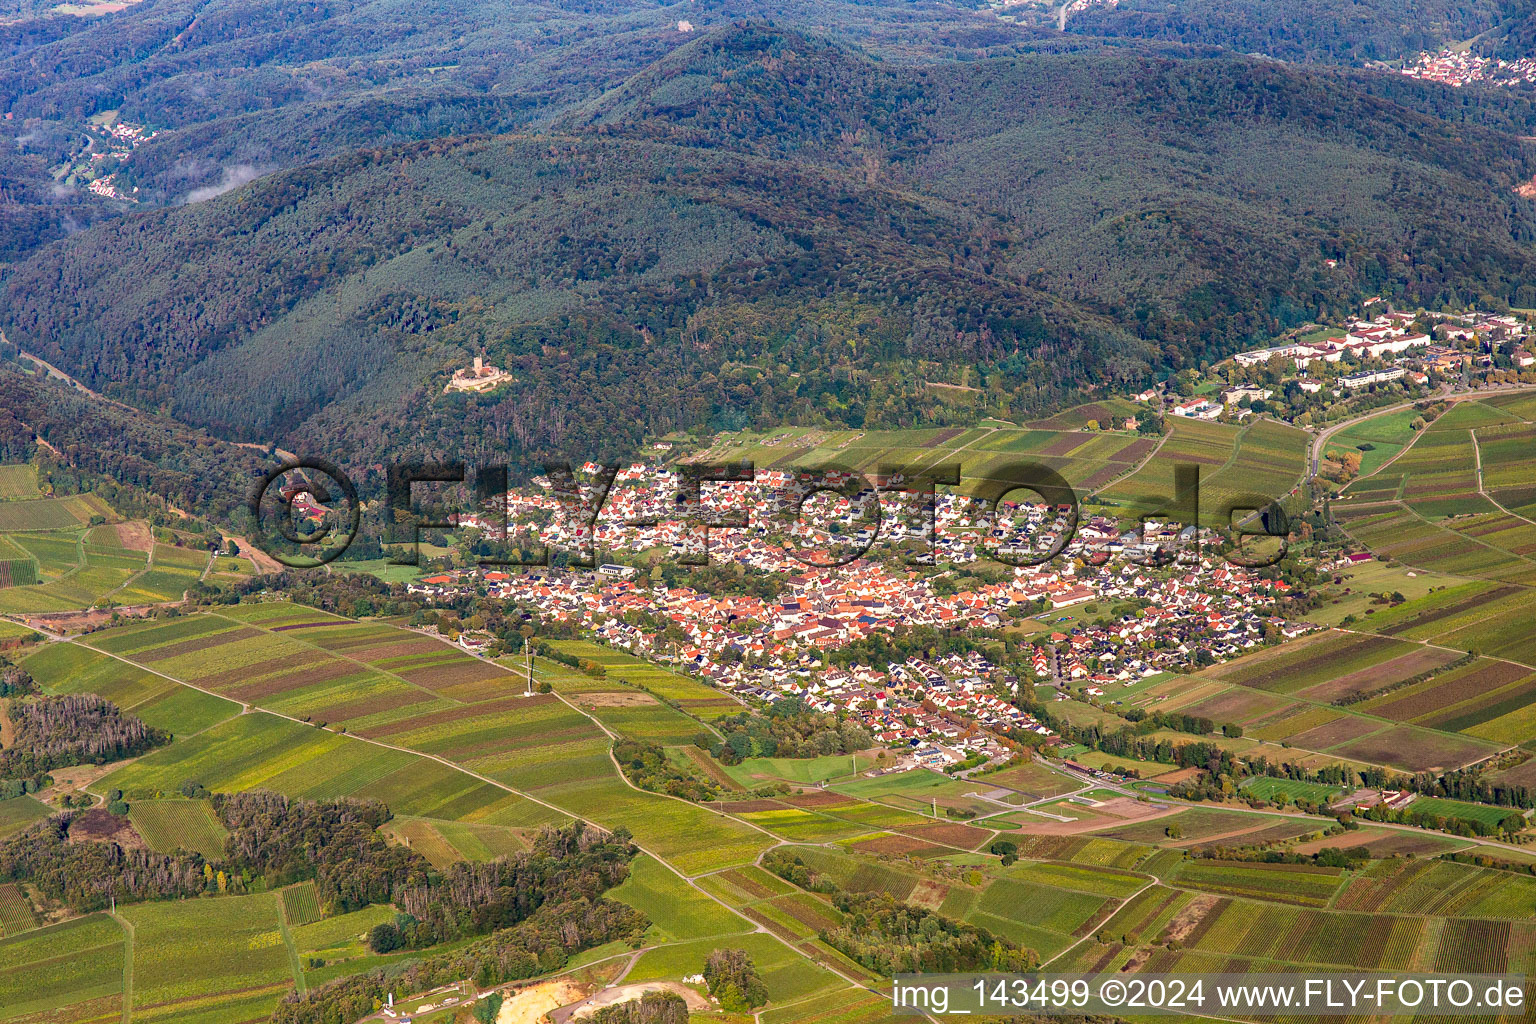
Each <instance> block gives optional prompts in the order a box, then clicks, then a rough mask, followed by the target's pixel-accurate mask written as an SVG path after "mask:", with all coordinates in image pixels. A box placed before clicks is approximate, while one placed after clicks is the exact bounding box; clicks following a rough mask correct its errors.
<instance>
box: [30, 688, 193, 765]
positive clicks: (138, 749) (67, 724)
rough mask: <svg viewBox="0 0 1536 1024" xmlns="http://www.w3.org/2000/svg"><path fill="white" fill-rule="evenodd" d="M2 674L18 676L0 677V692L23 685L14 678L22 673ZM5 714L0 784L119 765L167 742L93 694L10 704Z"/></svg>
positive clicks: (159, 733)
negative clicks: (6, 740) (7, 724)
mask: <svg viewBox="0 0 1536 1024" xmlns="http://www.w3.org/2000/svg"><path fill="white" fill-rule="evenodd" d="M6 671H7V672H11V671H14V672H16V673H18V675H16V676H13V677H11V678H6V676H5V675H0V689H5V688H13V689H14V688H16V687H18V686H19V685H24V684H22V681H21V679H20V677H21V676H26V673H25V672H22V671H21V670H19V669H15V668H14V666H8V667H7V670H6ZM27 679H28V681H30V677H27ZM5 714H6V715H7V716H8V717H9V718H10V720H11V724H12V725H13V726H14V727H15V733H14V736H13V738H12V740H11V743H10V745H9V746H7V747H6V748H5V749H4V750H0V778H11V779H25V778H32V777H35V776H38V775H41V774H43V773H45V772H48V771H51V770H53V769H55V768H67V767H69V766H70V765H76V764H106V763H108V762H110V761H121V760H122V759H123V758H125V757H137V756H138V755H140V754H142V753H144V752H146V751H149V750H152V749H154V748H155V747H158V746H163V745H165V744H167V743H169V742H170V741H171V734H170V733H168V732H166V731H165V730H164V729H156V728H154V727H153V726H149V725H145V724H144V723H143V722H141V721H139V719H137V718H135V717H134V716H133V715H130V714H127V713H126V712H124V711H121V710H119V709H118V706H117V705H116V704H113V703H112V702H111V701H109V700H104V699H102V698H101V697H98V696H96V695H94V694H82V695H80V696H74V697H28V698H26V699H24V700H12V701H10V703H9V705H8V706H7V707H6V709H5Z"/></svg>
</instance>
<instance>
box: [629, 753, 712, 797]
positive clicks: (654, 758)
mask: <svg viewBox="0 0 1536 1024" xmlns="http://www.w3.org/2000/svg"><path fill="white" fill-rule="evenodd" d="M613 757H614V760H616V761H618V762H619V767H620V768H621V769H623V771H624V776H625V778H627V779H629V781H630V782H633V783H634V784H635V785H637V786H639V787H640V788H641V789H648V790H650V791H651V792H653V793H665V794H667V795H668V796H675V797H680V798H681V799H683V800H693V801H695V802H697V803H707V802H708V801H710V800H715V799H718V798H719V797H720V795H721V792H722V790H721V789H720V787H719V785H717V784H716V783H715V782H713V781H712V780H709V779H704V778H701V777H700V776H698V775H697V774H695V773H694V772H691V771H689V770H687V769H686V768H685V767H683V766H682V765H681V764H677V763H675V762H673V761H672V760H670V759H669V758H668V757H667V752H666V751H665V750H664V749H662V748H661V747H659V746H657V745H656V744H654V743H641V742H638V741H636V740H619V741H618V742H617V743H615V744H614V745H613Z"/></svg>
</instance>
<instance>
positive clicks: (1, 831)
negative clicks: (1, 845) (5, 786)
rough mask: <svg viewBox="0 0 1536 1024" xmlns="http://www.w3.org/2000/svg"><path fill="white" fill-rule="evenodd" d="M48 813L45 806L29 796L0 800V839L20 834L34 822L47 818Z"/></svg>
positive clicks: (47, 808)
mask: <svg viewBox="0 0 1536 1024" xmlns="http://www.w3.org/2000/svg"><path fill="white" fill-rule="evenodd" d="M50 813H51V811H50V810H49V807H48V805H47V804H45V803H43V802H41V801H39V800H35V799H33V798H32V797H30V796H17V797H12V798H11V799H9V800H0V839H4V838H6V837H7V836H10V835H13V834H15V833H17V832H20V831H21V830H22V829H24V828H26V827H27V826H28V825H30V824H32V823H33V822H34V821H39V820H41V819H43V818H46V817H48V815H49V814H50Z"/></svg>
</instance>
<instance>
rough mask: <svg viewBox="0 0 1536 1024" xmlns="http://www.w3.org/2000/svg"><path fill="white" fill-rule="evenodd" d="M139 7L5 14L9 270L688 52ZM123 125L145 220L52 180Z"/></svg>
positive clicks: (926, 34)
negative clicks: (52, 247) (304, 167)
mask: <svg viewBox="0 0 1536 1024" xmlns="http://www.w3.org/2000/svg"><path fill="white" fill-rule="evenodd" d="M124 7H126V8H127V9H125V10H115V11H114V10H112V9H111V8H110V7H109V6H108V5H101V6H100V7H98V8H96V11H95V13H96V14H97V15H98V16H94V17H78V16H75V15H74V14H73V13H69V12H68V11H67V10H66V5H59V4H49V3H40V2H36V0H11V2H10V3H8V4H0V15H3V16H0V110H4V111H5V113H6V120H5V121H4V122H0V142H3V143H5V144H4V145H0V263H3V262H6V261H9V260H11V259H14V258H16V257H18V256H20V255H22V254H24V253H25V252H27V251H28V250H29V249H30V248H32V247H35V246H36V245H38V244H40V243H42V242H46V241H49V240H51V239H54V238H60V237H64V236H66V235H68V234H70V233H72V232H74V231H78V230H79V229H80V228H82V227H85V226H88V225H89V224H91V223H92V222H93V221H96V220H100V219H103V218H111V217H113V216H118V215H121V214H123V213H126V212H128V211H130V210H132V209H135V208H142V206H144V205H160V204H167V203H180V202H187V201H198V200H200V199H203V198H206V197H208V196H211V195H217V194H219V193H220V192H222V191H225V190H228V189H230V188H233V187H235V186H237V185H239V184H242V183H244V182H245V181H248V180H249V179H250V178H252V177H255V176H256V175H258V174H264V173H268V172H270V171H273V170H277V169H281V168H284V167H294V166H298V165H301V164H304V163H308V162H311V161H314V160H318V159H324V158H326V157H329V156H333V155H336V154H338V153H344V152H347V151H349V150H354V149H362V148H370V147H378V146H388V145H393V144H396V143H400V142H406V141H410V140H416V139H428V138H439V137H443V136H447V135H464V134H474V133H484V132H498V131H510V130H514V129H517V128H520V127H522V126H525V125H527V124H529V123H538V122H539V121H540V120H542V119H548V118H549V117H552V116H555V115H556V114H557V113H558V112H559V111H562V110H564V109H567V108H568V107H570V106H571V105H573V104H577V103H580V102H582V101H584V100H587V99H589V98H591V97H593V96H597V95H599V94H601V93H602V92H603V91H604V90H606V89H608V88H611V87H613V86H615V85H617V84H619V83H620V82H621V81H622V80H623V79H624V77H625V76H627V75H629V74H632V73H633V72H635V71H637V70H639V69H640V68H642V67H644V66H645V65H646V64H648V63H650V62H651V61H653V60H655V59H657V58H659V57H661V56H663V55H664V54H666V53H668V52H669V51H670V50H672V49H673V48H675V47H677V46H680V45H683V44H684V43H686V42H687V41H688V40H689V38H690V36H689V35H688V34H687V33H684V32H681V31H679V30H678V28H677V21H678V19H679V12H678V9H677V8H676V7H674V6H672V5H668V4H663V3H620V2H611V0H602V2H593V0H589V2H583V3H576V4H571V3H562V2H559V0H514V2H505V0H494V2H493V0H455V2H451V3H450V2H441V0H440V2H436V3H415V2H411V3H408V2H405V0H263V2H261V3H251V2H248V0H140V2H137V3H134V4H128V5H124ZM684 13H685V15H686V17H687V18H688V19H689V20H690V22H691V23H692V24H693V25H695V26H696V27H697V30H700V31H702V30H706V29H708V28H710V27H713V26H716V25H719V24H723V23H728V22H729V21H730V20H731V19H736V18H775V17H776V18H785V19H789V20H791V21H793V22H794V23H796V24H803V25H815V26H817V27H818V29H819V30H822V31H830V32H835V33H837V34H838V35H839V36H840V37H841V38H846V39H849V40H853V41H857V42H860V43H862V44H865V45H868V46H871V47H873V48H875V49H876V50H877V51H878V52H881V53H884V54H888V55H889V56H891V57H893V58H905V57H909V56H912V55H918V54H922V55H930V56H959V57H973V56H980V55H987V54H991V53H995V52H1005V51H1012V50H1016V49H1018V48H1019V47H1020V46H1021V45H1025V44H1028V43H1029V42H1030V41H1031V40H1034V39H1036V38H1038V37H1040V36H1042V35H1043V33H1040V32H1038V31H1033V30H1030V29H1027V28H1022V27H1017V26H1011V25H1007V24H1004V23H1001V22H999V21H997V20H996V19H995V18H993V17H991V16H990V15H988V14H985V13H981V12H959V11H956V10H955V9H954V8H953V7H950V6H949V5H947V4H941V3H936V2H931V0H695V2H692V3H689V4H688V5H687V8H686V11H685V12H684ZM1051 35H1054V33H1051ZM1053 45H1064V41H1057V42H1056V43H1054V44H1053ZM1066 45H1082V44H1080V43H1074V44H1066ZM108 111H115V112H117V115H118V116H119V117H120V118H121V119H122V120H123V121H125V122H127V123H130V124H140V125H145V126H147V127H149V128H151V129H152V130H154V133H155V134H154V135H153V137H151V138H147V139H146V140H144V141H143V142H142V143H141V144H140V145H139V146H138V147H137V148H136V149H135V151H134V152H133V155H132V158H131V159H130V160H128V161H127V162H125V163H122V164H121V165H119V164H118V161H117V159H116V158H115V157H108V158H107V160H106V161H104V164H105V165H107V166H105V167H103V168H102V169H111V170H116V171H117V173H118V178H117V179H116V182H117V184H118V185H119V186H121V187H120V189H119V191H120V192H121V193H123V194H126V195H129V196H131V197H132V200H133V202H132V203H130V202H127V201H121V200H104V199H100V198H98V197H95V196H92V195H90V194H88V193H87V192H86V191H85V189H84V183H83V182H75V181H73V180H69V179H66V180H64V181H62V182H61V181H59V180H57V176H56V175H55V173H54V172H55V171H56V170H57V169H59V168H64V167H68V166H69V165H70V163H71V161H76V160H84V159H87V158H86V157H85V154H86V152H87V150H86V147H85V144H84V143H85V141H86V140H85V133H84V131H83V127H84V125H85V124H86V122H87V119H88V118H91V117H93V116H96V115H101V114H103V113H104V112H108ZM99 151H100V150H99V149H98V152H99ZM134 190H137V191H134Z"/></svg>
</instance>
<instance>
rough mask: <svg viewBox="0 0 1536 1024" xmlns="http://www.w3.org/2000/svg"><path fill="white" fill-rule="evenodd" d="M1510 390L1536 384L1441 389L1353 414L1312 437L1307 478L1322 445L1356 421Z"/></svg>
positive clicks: (1531, 387) (1534, 387)
mask: <svg viewBox="0 0 1536 1024" xmlns="http://www.w3.org/2000/svg"><path fill="white" fill-rule="evenodd" d="M1512 391H1536V384H1501V385H1498V386H1497V387H1491V388H1478V389H1471V388H1466V389H1457V388H1453V389H1450V390H1442V391H1439V392H1437V393H1435V394H1433V395H1427V396H1425V397H1424V398H1416V399H1414V400H1412V401H1410V402H1399V403H1397V404H1396V405H1386V406H1382V407H1381V408H1379V409H1372V410H1371V411H1369V412H1367V413H1364V414H1362V415H1360V416H1355V417H1353V418H1352V419H1347V420H1343V421H1341V422H1339V423H1335V424H1334V425H1333V426H1331V427H1328V428H1327V429H1325V430H1323V431H1322V433H1320V434H1318V435H1317V436H1316V437H1314V438H1313V439H1312V448H1311V451H1310V452H1309V453H1308V456H1307V479H1308V480H1311V479H1312V478H1314V477H1315V476H1317V468H1318V462H1319V461H1320V460H1321V459H1322V455H1323V448H1324V446H1326V445H1327V444H1328V442H1329V441H1331V440H1332V439H1333V437H1334V435H1336V434H1338V433H1340V432H1342V431H1345V430H1348V429H1349V428H1350V427H1352V426H1354V425H1355V424H1357V423H1361V422H1364V421H1365V420H1368V419H1371V418H1372V417H1375V416H1382V415H1385V414H1386V413H1389V412H1398V411H1399V410H1402V409H1407V408H1409V407H1410V406H1414V405H1418V404H1419V403H1420V402H1435V401H1441V402H1453V403H1454V402H1467V401H1475V400H1477V399H1479V398H1483V397H1485V396H1487V395H1496V394H1507V393H1509V392H1512Z"/></svg>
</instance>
